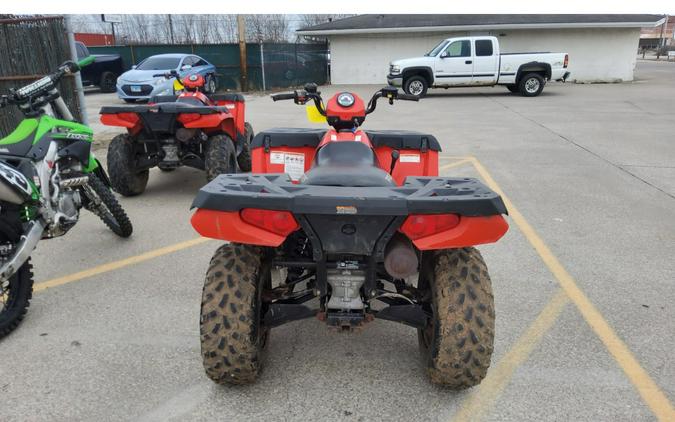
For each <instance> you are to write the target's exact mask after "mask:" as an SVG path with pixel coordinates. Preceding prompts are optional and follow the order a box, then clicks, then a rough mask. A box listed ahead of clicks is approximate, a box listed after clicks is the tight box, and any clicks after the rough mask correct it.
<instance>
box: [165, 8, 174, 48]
mask: <svg viewBox="0 0 675 422" xmlns="http://www.w3.org/2000/svg"><path fill="white" fill-rule="evenodd" d="M167 16H168V17H169V36H170V37H171V44H175V43H176V42H175V41H174V40H173V21H172V20H171V14H168V15H167Z"/></svg>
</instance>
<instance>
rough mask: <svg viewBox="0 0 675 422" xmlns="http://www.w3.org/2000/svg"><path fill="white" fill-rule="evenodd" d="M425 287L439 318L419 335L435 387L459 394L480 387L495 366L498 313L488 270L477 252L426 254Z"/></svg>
mask: <svg viewBox="0 0 675 422" xmlns="http://www.w3.org/2000/svg"><path fill="white" fill-rule="evenodd" d="M420 287H421V288H422V289H429V290H430V293H431V309H432V313H433V318H430V319H429V320H428V322H427V327H426V328H424V329H418V339H419V345H420V351H421V354H422V357H423V360H424V363H425V366H426V370H427V373H428V375H429V377H430V379H431V382H432V383H434V384H437V385H440V386H444V387H448V388H451V389H454V390H463V389H466V388H469V387H473V386H475V385H478V384H480V382H481V381H482V380H483V378H485V375H486V374H487V370H488V367H489V366H490V359H491V356H492V350H493V344H494V331H495V310H494V297H493V295H492V283H491V281H490V276H489V275H488V271H487V266H486V265H485V262H484V261H483V258H482V256H481V254H480V252H478V250H477V249H475V248H462V249H445V250H439V251H431V252H428V253H425V257H424V258H423V270H422V273H421V274H420Z"/></svg>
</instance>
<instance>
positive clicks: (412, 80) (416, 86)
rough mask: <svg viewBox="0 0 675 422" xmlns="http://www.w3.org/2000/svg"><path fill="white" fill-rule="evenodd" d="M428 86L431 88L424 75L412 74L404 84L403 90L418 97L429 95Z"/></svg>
mask: <svg viewBox="0 0 675 422" xmlns="http://www.w3.org/2000/svg"><path fill="white" fill-rule="evenodd" d="M427 88H429V84H428V83H427V80H426V79H424V78H423V77H422V76H411V77H409V78H408V79H406V81H405V83H404V84H403V90H404V91H405V93H406V94H409V95H417V96H418V97H424V96H425V95H427Z"/></svg>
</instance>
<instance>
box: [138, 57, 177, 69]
mask: <svg viewBox="0 0 675 422" xmlns="http://www.w3.org/2000/svg"><path fill="white" fill-rule="evenodd" d="M178 63H180V58H178V57H149V58H147V59H145V60H144V61H143V62H142V63H141V64H139V65H138V67H137V68H136V69H138V70H169V69H176V68H177V67H178Z"/></svg>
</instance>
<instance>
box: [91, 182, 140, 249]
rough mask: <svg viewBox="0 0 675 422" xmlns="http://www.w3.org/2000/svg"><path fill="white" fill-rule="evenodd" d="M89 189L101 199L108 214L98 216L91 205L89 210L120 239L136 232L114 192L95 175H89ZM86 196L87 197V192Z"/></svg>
mask: <svg viewBox="0 0 675 422" xmlns="http://www.w3.org/2000/svg"><path fill="white" fill-rule="evenodd" d="M89 188H90V189H91V190H93V191H94V193H95V194H96V195H97V196H98V197H99V199H100V200H101V202H102V203H103V205H105V208H106V209H107V211H108V212H107V213H103V215H101V214H97V213H96V212H95V211H93V210H92V209H91V208H92V207H91V204H90V205H89V206H88V208H89V210H90V211H92V212H93V213H94V214H96V215H97V216H98V217H99V218H100V219H101V221H103V223H104V224H105V225H106V226H108V228H109V229H110V230H112V232H113V233H115V234H116V235H118V236H120V237H129V236H131V233H132V232H133V231H134V229H133V226H132V225H131V221H130V220H129V217H128V216H127V214H126V213H125V212H124V209H123V208H122V206H121V205H120V203H119V202H117V198H115V195H114V194H113V192H112V190H111V189H110V188H108V186H106V185H105V184H104V183H103V182H102V181H101V179H99V178H98V177H97V176H96V175H94V174H90V175H89ZM85 195H87V193H86V192H85ZM89 200H90V201H91V200H92V198H89Z"/></svg>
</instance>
